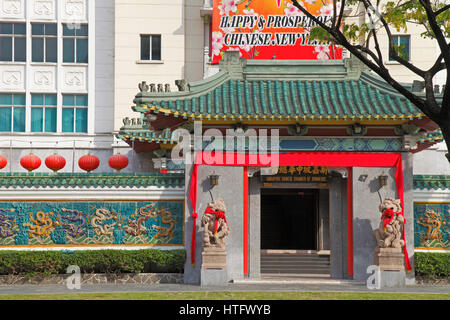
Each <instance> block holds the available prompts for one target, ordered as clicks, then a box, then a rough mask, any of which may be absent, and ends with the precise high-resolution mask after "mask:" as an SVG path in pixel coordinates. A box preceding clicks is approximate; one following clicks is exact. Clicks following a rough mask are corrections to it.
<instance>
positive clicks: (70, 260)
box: [0, 249, 186, 277]
mask: <svg viewBox="0 0 450 320" xmlns="http://www.w3.org/2000/svg"><path fill="white" fill-rule="evenodd" d="M185 256H186V253H185V251H184V250H155V249H149V250H130V251H129V250H98V251H97V250H95V251H74V252H60V251H2V252H0V275H27V276H30V277H32V276H35V275H54V274H66V271H67V268H68V267H69V266H72V265H76V266H79V267H80V270H81V273H104V274H119V273H182V272H183V269H184V263H185Z"/></svg>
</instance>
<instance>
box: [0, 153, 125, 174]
mask: <svg viewBox="0 0 450 320" xmlns="http://www.w3.org/2000/svg"><path fill="white" fill-rule="evenodd" d="M108 163H109V166H110V167H111V168H113V169H115V170H117V171H118V172H120V170H123V169H125V168H126V167H128V163H129V161H128V158H127V157H126V156H124V155H121V154H120V153H118V154H116V155H113V156H112V157H111V158H109V161H108ZM41 164H42V162H41V159H40V158H39V157H38V156H36V155H34V154H32V153H30V154H29V155H27V156H24V157H23V158H22V159H20V165H21V166H22V167H23V168H25V169H27V170H28V172H33V171H34V170H36V169H38V168H40V166H41ZM7 165H8V160H7V159H6V158H5V157H3V156H0V170H1V169H4V168H5V167H6V166H7ZM45 165H46V166H47V168H49V169H50V170H52V171H53V172H55V173H56V172H58V171H59V170H62V169H63V168H64V167H65V166H66V159H64V157H62V156H60V155H58V154H57V153H55V154H53V155H51V156H49V157H47V158H46V159H45ZM78 166H79V167H80V168H81V169H82V170H84V171H87V172H91V171H94V170H95V169H97V168H98V167H99V166H100V159H99V158H98V157H96V156H94V155H92V154H87V155H85V156H83V157H81V158H80V159H79V160H78Z"/></svg>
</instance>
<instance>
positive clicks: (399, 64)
mask: <svg viewBox="0 0 450 320" xmlns="http://www.w3.org/2000/svg"><path fill="white" fill-rule="evenodd" d="M408 62H409V63H412V62H411V61H408ZM384 64H385V65H387V66H388V65H391V66H401V65H402V64H401V63H400V62H397V61H385V62H384Z"/></svg>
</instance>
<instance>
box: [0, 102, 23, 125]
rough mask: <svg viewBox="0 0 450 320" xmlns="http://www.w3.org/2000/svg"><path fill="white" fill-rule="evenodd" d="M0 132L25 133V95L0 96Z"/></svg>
mask: <svg viewBox="0 0 450 320" xmlns="http://www.w3.org/2000/svg"><path fill="white" fill-rule="evenodd" d="M0 132H25V94H0Z"/></svg>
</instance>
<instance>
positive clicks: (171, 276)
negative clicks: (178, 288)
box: [0, 273, 184, 286]
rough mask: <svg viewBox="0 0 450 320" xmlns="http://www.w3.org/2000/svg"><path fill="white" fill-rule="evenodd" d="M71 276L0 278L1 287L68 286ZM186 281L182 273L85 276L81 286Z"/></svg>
mask: <svg viewBox="0 0 450 320" xmlns="http://www.w3.org/2000/svg"><path fill="white" fill-rule="evenodd" d="M70 276H71V275H51V276H35V277H32V278H29V277H27V276H22V275H19V276H16V275H8V276H0V286H11V285H41V286H43V285H66V280H67V278H68V277H70ZM183 281H184V276H183V274H182V273H141V274H118V275H114V274H111V275H107V274H83V275H82V276H81V285H98V284H110V285H114V284H115V285H119V284H137V285H153V284H162V283H170V284H181V283H183Z"/></svg>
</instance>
